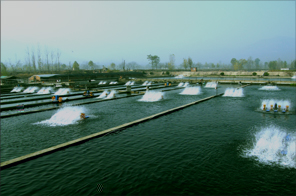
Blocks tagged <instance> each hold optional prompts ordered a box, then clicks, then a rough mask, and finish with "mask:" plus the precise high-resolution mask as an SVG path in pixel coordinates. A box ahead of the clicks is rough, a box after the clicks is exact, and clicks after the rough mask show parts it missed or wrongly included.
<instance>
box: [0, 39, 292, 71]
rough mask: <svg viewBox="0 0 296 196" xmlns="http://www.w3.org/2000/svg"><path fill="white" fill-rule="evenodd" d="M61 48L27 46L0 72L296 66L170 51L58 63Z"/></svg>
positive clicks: (278, 61)
mask: <svg viewBox="0 0 296 196" xmlns="http://www.w3.org/2000/svg"><path fill="white" fill-rule="evenodd" d="M60 57H61V51H60V50H59V49H56V50H49V49H48V47H47V46H45V47H44V48H43V52H42V51H41V47H40V45H39V44H38V45H37V50H35V48H34V47H32V48H31V49H30V48H29V47H27V48H26V58H25V63H24V64H22V63H21V61H20V60H19V59H18V58H17V56H15V61H14V62H12V61H11V59H9V60H8V62H7V63H6V64H4V63H3V62H1V75H9V73H12V74H14V73H16V72H35V73H38V72H39V73H50V72H53V71H55V72H57V71H63V70H94V69H101V68H102V69H106V70H109V71H118V70H125V71H126V70H135V69H147V68H148V69H149V68H151V69H166V70H176V69H182V70H184V69H185V70H190V69H191V68H193V67H196V68H197V69H198V70H200V69H230V70H235V71H238V70H255V69H266V70H267V69H268V70H280V69H281V68H292V69H296V61H295V60H294V61H292V62H291V63H288V62H287V61H282V60H281V59H280V58H279V59H278V60H276V61H269V62H262V61H261V60H260V59H259V58H256V59H255V60H253V59H252V57H249V58H248V59H247V60H246V59H239V60H237V59H236V58H232V59H231V60H230V64H225V63H221V61H220V62H219V63H216V64H214V63H207V62H205V63H203V64H202V63H200V62H197V63H194V62H193V60H192V58H191V57H188V58H183V61H182V63H181V64H179V65H176V63H175V55H174V54H170V55H169V59H168V62H161V61H160V57H159V56H157V55H151V54H149V55H147V60H148V64H147V65H145V66H141V65H139V64H138V63H136V62H134V61H132V62H129V63H125V60H123V61H122V62H121V63H119V64H117V65H116V64H115V63H113V62H112V63H111V64H110V65H107V66H105V65H102V66H101V65H98V64H95V63H94V62H93V61H92V60H90V61H88V62H83V63H82V64H81V65H80V64H79V63H78V62H77V61H74V63H71V62H69V63H68V65H66V64H65V63H61V62H60Z"/></svg>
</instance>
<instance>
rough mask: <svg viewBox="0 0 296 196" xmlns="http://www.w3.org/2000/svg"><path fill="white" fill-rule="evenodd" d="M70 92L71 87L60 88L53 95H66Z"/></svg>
mask: <svg viewBox="0 0 296 196" xmlns="http://www.w3.org/2000/svg"><path fill="white" fill-rule="evenodd" d="M67 94H71V89H69V88H60V89H59V90H58V91H57V92H55V94H54V95H67Z"/></svg>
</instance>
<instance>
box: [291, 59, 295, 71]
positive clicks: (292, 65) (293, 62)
mask: <svg viewBox="0 0 296 196" xmlns="http://www.w3.org/2000/svg"><path fill="white" fill-rule="evenodd" d="M291 68H292V69H296V60H294V61H292V62H291Z"/></svg>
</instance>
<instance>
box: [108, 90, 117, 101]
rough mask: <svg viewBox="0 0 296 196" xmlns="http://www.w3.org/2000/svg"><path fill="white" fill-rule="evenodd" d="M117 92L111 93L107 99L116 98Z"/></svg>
mask: <svg viewBox="0 0 296 196" xmlns="http://www.w3.org/2000/svg"><path fill="white" fill-rule="evenodd" d="M116 93H117V92H116V91H115V90H112V91H111V92H110V93H109V95H108V96H107V97H106V99H112V98H115V94H116Z"/></svg>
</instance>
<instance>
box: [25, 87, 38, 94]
mask: <svg viewBox="0 0 296 196" xmlns="http://www.w3.org/2000/svg"><path fill="white" fill-rule="evenodd" d="M38 90H39V87H37V86H33V87H31V88H30V89H29V90H28V91H26V93H36V92H37V91H38Z"/></svg>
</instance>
